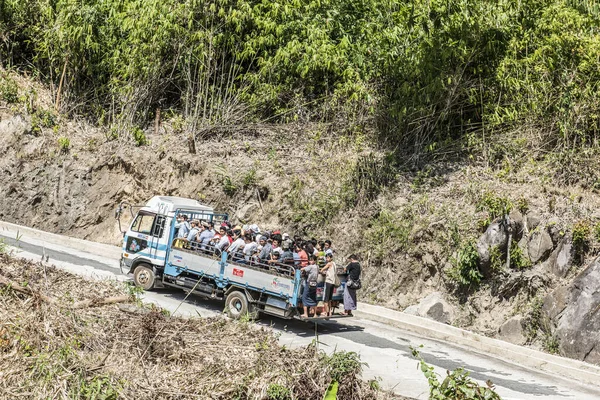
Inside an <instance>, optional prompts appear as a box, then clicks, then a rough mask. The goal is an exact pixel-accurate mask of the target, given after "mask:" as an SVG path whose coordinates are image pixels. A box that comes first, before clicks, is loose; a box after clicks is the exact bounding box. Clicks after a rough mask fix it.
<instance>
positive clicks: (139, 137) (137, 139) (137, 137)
mask: <svg viewBox="0 0 600 400" xmlns="http://www.w3.org/2000/svg"><path fill="white" fill-rule="evenodd" d="M131 137H132V138H133V141H134V143H135V145H136V146H138V147H139V146H145V145H147V144H149V143H150V141H149V140H148V138H147V137H146V134H145V133H144V131H143V130H142V129H141V128H138V127H135V128H133V130H132V131H131Z"/></svg>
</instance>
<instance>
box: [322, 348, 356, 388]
mask: <svg viewBox="0 0 600 400" xmlns="http://www.w3.org/2000/svg"><path fill="white" fill-rule="evenodd" d="M321 357H322V359H321V361H322V362H323V363H324V364H325V365H327V367H328V368H329V375H330V376H331V380H332V381H337V382H340V381H341V380H342V379H343V378H344V377H345V376H347V375H354V374H360V372H361V370H362V367H363V365H364V363H362V362H361V361H360V356H359V355H358V354H357V353H355V352H353V351H336V352H334V353H333V354H332V355H331V356H328V355H327V354H325V353H322V354H321Z"/></svg>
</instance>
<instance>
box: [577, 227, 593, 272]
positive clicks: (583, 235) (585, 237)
mask: <svg viewBox="0 0 600 400" xmlns="http://www.w3.org/2000/svg"><path fill="white" fill-rule="evenodd" d="M591 233H592V227H591V226H590V223H589V222H588V221H584V220H581V221H577V222H576V223H575V225H573V250H575V261H576V262H577V263H579V264H581V263H583V260H584V257H585V254H586V253H587V251H588V250H589V247H590V237H591Z"/></svg>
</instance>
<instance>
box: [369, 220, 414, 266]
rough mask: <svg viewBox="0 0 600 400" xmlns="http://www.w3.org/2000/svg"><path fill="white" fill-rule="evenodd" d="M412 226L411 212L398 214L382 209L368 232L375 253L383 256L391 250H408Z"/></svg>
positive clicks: (370, 245)
mask: <svg viewBox="0 0 600 400" xmlns="http://www.w3.org/2000/svg"><path fill="white" fill-rule="evenodd" d="M412 226H413V218H412V213H411V212H409V211H407V212H405V213H403V215H402V216H397V215H395V214H394V213H392V212H391V211H388V210H382V211H381V212H380V213H379V215H378V216H377V218H376V219H375V220H374V221H373V224H372V226H371V228H369V230H368V231H367V234H366V237H367V238H368V241H369V247H370V248H372V249H373V255H374V256H375V257H378V258H383V257H385V256H386V255H387V254H389V253H390V252H393V253H397V252H398V251H406V250H407V249H408V247H409V246H410V244H411V241H410V235H411V231H412Z"/></svg>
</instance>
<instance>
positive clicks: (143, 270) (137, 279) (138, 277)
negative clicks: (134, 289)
mask: <svg viewBox="0 0 600 400" xmlns="http://www.w3.org/2000/svg"><path fill="white" fill-rule="evenodd" d="M155 280H156V275H154V271H153V270H152V267H149V266H148V265H146V264H142V265H138V266H137V267H136V268H135V271H134V272H133V282H134V283H135V285H136V286H139V287H141V288H142V289H144V290H150V289H152V288H153V287H154V281H155Z"/></svg>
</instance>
